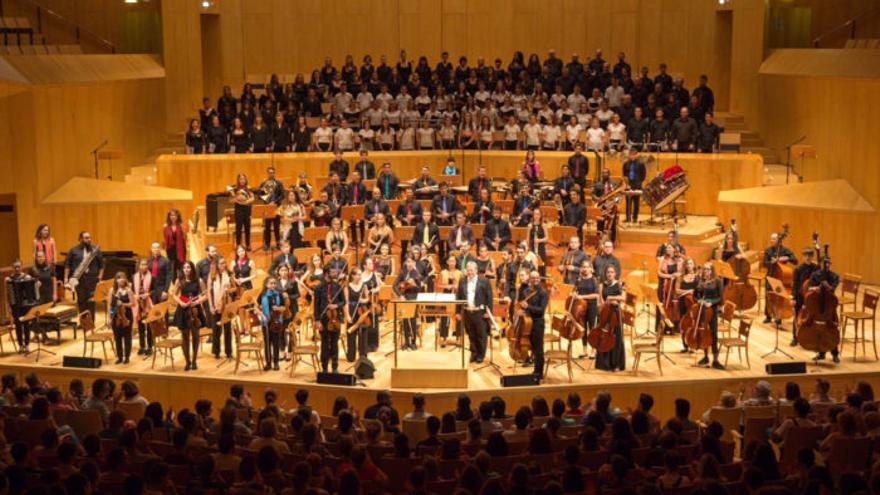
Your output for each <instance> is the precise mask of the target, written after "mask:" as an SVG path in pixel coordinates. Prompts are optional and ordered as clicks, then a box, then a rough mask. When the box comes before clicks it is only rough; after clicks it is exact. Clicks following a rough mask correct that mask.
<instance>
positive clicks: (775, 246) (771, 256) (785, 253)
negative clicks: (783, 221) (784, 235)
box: [762, 232, 797, 325]
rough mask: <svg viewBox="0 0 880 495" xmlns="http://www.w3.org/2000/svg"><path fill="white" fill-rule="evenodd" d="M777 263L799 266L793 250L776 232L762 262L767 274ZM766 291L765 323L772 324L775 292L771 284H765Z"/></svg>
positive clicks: (777, 322) (771, 235) (779, 321)
mask: <svg viewBox="0 0 880 495" xmlns="http://www.w3.org/2000/svg"><path fill="white" fill-rule="evenodd" d="M776 263H791V264H797V258H796V257H795V255H794V253H793V252H792V251H791V249H788V248H787V247H785V246H783V245H782V240H780V238H779V234H778V233H776V232H774V233H772V234H770V245H769V246H768V247H767V249H765V250H764V259H763V260H762V264H763V265H764V268H765V269H766V270H767V272H768V273H769V272H770V268H771V267H773V266H774V265H775V264H776ZM764 288H765V289H766V290H765V291H764V293H765V299H764V323H765V324H766V323H770V322H772V321H773V320H772V318H771V317H770V294H771V293H772V292H773V291H772V289H771V287H770V283H769V282H767V281H765V282H764ZM781 323H782V321H781V320H778V319H777V320H776V324H777V325H779V324H781Z"/></svg>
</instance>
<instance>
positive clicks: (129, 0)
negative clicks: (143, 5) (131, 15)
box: [125, 0, 138, 4]
mask: <svg viewBox="0 0 880 495" xmlns="http://www.w3.org/2000/svg"><path fill="white" fill-rule="evenodd" d="M125 3H128V4H134V3H138V0H125Z"/></svg>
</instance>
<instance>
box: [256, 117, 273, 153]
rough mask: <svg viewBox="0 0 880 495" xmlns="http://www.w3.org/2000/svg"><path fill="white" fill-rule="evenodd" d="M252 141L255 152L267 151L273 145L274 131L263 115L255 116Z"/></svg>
mask: <svg viewBox="0 0 880 495" xmlns="http://www.w3.org/2000/svg"><path fill="white" fill-rule="evenodd" d="M251 143H252V145H253V146H252V148H253V152H254V153H265V152H267V151H269V148H270V147H271V146H272V131H271V129H269V126H267V125H266V122H265V121H264V120H263V116H262V115H257V116H256V117H255V118H254V126H253V127H252V128H251Z"/></svg>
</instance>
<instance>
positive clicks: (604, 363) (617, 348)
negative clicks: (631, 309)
mask: <svg viewBox="0 0 880 495" xmlns="http://www.w3.org/2000/svg"><path fill="white" fill-rule="evenodd" d="M621 294H623V289H622V287H621V286H620V282H614V284H612V285H607V284H606V285H603V286H602V297H603V298H607V297H610V296H619V295H621ZM617 310H618V311H620V306H617ZM621 316H622V315H621ZM621 319H622V317H621V318H618V319H617V326H616V327H614V347H613V348H612V349H611V350H610V351H608V352H599V353H597V354H596V368H597V369H600V370H606V371H616V370H621V371H623V370H624V368H625V367H626V353H625V351H624V349H623V331H622V329H621V326H620V320H621Z"/></svg>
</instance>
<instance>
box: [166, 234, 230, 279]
mask: <svg viewBox="0 0 880 495" xmlns="http://www.w3.org/2000/svg"><path fill="white" fill-rule="evenodd" d="M220 259H223V256H222V255H221V254H220V253H218V252H217V246H215V245H213V244H208V247H206V248H205V257H204V258H202V259H201V260H199V262H198V264H196V273H197V274H198V276H199V278H200V279H202V281H203V282H205V283H207V282H208V275H210V274H211V270H212V269H214V267H215V265H216V264H217V261H218V260H220ZM177 275H178V276H177V278H180V274H179V273H178V274H177Z"/></svg>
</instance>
